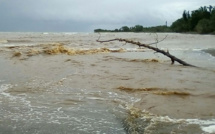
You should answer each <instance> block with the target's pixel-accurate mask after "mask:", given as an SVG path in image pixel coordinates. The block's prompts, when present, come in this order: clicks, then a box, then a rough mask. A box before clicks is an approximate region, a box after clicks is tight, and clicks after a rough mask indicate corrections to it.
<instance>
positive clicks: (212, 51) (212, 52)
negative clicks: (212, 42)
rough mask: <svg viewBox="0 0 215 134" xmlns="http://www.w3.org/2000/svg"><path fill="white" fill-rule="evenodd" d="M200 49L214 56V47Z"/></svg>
mask: <svg viewBox="0 0 215 134" xmlns="http://www.w3.org/2000/svg"><path fill="white" fill-rule="evenodd" d="M202 51H203V52H205V53H208V54H210V55H211V56H213V57H215V48H208V49H204V50H202Z"/></svg>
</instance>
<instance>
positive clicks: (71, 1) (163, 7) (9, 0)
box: [0, 0, 215, 32]
mask: <svg viewBox="0 0 215 134" xmlns="http://www.w3.org/2000/svg"><path fill="white" fill-rule="evenodd" d="M208 5H215V1H214V0H189V1H188V0H174V1H173V0H0V17H1V18H0V19H1V20H0V31H35V32H39V31H43V32H44V31H48V32H90V31H93V29H96V28H106V29H115V28H120V27H121V26H124V25H127V26H133V25H136V24H140V25H143V26H155V25H164V24H165V22H166V21H167V22H168V24H169V25H171V23H172V22H173V21H175V20H176V19H178V18H179V17H181V14H182V12H183V10H190V11H191V10H195V9H197V8H199V7H200V6H208Z"/></svg>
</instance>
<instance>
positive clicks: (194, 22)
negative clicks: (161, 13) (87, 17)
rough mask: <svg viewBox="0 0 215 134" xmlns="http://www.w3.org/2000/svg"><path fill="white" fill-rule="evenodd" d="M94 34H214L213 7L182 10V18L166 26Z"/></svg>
mask: <svg viewBox="0 0 215 134" xmlns="http://www.w3.org/2000/svg"><path fill="white" fill-rule="evenodd" d="M94 32H194V33H200V34H207V33H213V34H215V6H211V5H210V6H208V7H207V6H204V7H200V8H199V9H197V10H194V11H191V13H190V11H186V10H184V12H183V14H182V17H181V18H179V19H178V20H176V21H175V22H173V23H172V25H171V26H170V27H169V26H167V25H161V26H154V27H143V26H142V25H135V26H132V27H128V26H122V27H121V28H119V29H115V30H107V29H95V30H94Z"/></svg>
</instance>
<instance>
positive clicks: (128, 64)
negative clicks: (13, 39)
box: [0, 35, 215, 119]
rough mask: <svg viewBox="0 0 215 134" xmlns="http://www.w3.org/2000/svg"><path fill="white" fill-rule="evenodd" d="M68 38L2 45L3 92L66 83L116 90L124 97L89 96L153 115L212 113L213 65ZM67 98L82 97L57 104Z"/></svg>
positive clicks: (58, 88)
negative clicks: (179, 61) (190, 63)
mask: <svg viewBox="0 0 215 134" xmlns="http://www.w3.org/2000/svg"><path fill="white" fill-rule="evenodd" d="M115 36H117V35H109V37H115ZM119 36H122V35H119ZM134 36H135V35H134ZM178 36H179V35H178ZM189 36H190V37H193V38H195V39H196V38H197V37H196V36H195V35H192V36H191V35H189ZM198 36H199V35H198ZM125 37H126V36H125ZM174 37H175V36H170V38H174ZM185 37H186V36H185ZM185 37H184V36H183V37H181V38H185ZM95 38H96V36H95V37H94V38H93V39H92V40H90V41H89V40H87V41H88V44H93V43H94V42H95V41H94V39H95ZM105 38H107V37H105ZM206 38H207V42H210V41H209V40H208V38H211V40H212V41H213V40H214V37H213V38H212V37H206ZM53 39H54V38H53ZM80 39H81V38H80ZM138 39H140V38H139V37H138ZM29 40H30V39H29ZM185 40H187V39H186V38H185ZM67 41H68V40H66V41H65V40H64V41H61V42H62V43H63V44H64V45H62V43H59V42H60V41H57V43H56V42H53V44H50V42H52V41H49V42H48V43H46V45H44V44H43V43H44V41H43V42H42V43H38V41H37V43H38V44H39V45H33V46H10V47H8V46H5V47H1V48H0V73H1V76H0V80H4V81H7V82H10V83H11V84H12V85H16V86H13V87H12V88H9V89H7V90H6V91H4V92H6V93H10V94H12V95H15V96H16V95H19V94H23V93H27V94H31V93H34V92H53V94H55V95H56V94H60V93H62V92H67V88H65V87H70V88H72V89H74V90H80V89H85V90H86V91H89V92H90V91H100V92H107V93H109V92H111V93H116V94H119V95H120V96H124V98H121V97H120V96H115V97H113V98H112V100H110V98H108V99H107V96H105V95H104V94H94V95H93V96H91V97H94V98H97V99H96V100H98V102H102V103H104V104H105V103H111V105H122V106H123V107H127V106H132V107H133V108H135V109H139V110H140V111H142V110H146V111H149V112H150V113H153V114H155V115H158V116H169V117H171V118H178V119H184V118H187V119H189V118H200V119H213V118H214V117H215V107H214V104H215V88H214V87H215V83H214V81H215V70H213V69H211V68H212V67H209V68H207V67H200V68H195V67H185V66H181V65H179V64H175V65H171V62H170V60H169V59H168V58H165V57H164V58H162V57H161V58H160V57H158V56H153V57H151V52H150V51H148V50H146V51H145V52H142V50H139V51H138V52H137V51H134V52H128V51H127V50H126V49H125V48H124V47H123V46H122V45H121V44H119V43H115V44H114V43H110V46H112V48H113V47H114V46H117V47H115V48H116V49H115V50H114V51H113V49H110V48H108V47H107V46H108V45H109V44H108V43H105V44H102V46H101V47H98V46H99V45H100V44H97V43H95V44H94V45H90V47H88V49H86V46H84V48H85V49H81V48H80V46H79V48H77V47H76V48H75V47H74V46H71V45H67V44H66V43H65V42H67ZM70 42H73V43H74V41H70ZM170 42H171V41H170ZM19 43H20V42H19ZM76 43H77V42H76ZM80 43H83V42H81V41H80ZM162 43H163V42H162ZM41 44H42V45H41ZM188 44H189V43H188ZM197 45H198V44H197ZM188 46H189V45H188ZM198 46H200V45H198ZM182 47H183V46H182ZM189 47H190V46H189ZM210 47H211V46H210ZM174 48H176V47H175V46H174ZM170 49H171V45H170ZM116 50H117V51H116ZM134 55H136V57H135V56H134ZM153 55H154V54H153ZM139 57H142V58H139ZM185 60H186V59H185ZM188 61H192V60H191V59H188ZM193 63H194V64H195V63H199V62H193ZM202 63H203V61H202ZM101 98H102V99H101ZM105 100H108V102H106V101H105ZM122 100H123V101H122ZM32 103H33V102H32ZM71 103H83V102H81V100H76V99H75V98H74V99H73V100H72V101H68V100H64V101H63V100H61V104H67V105H68V104H71Z"/></svg>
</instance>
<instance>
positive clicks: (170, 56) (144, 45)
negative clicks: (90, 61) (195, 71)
mask: <svg viewBox="0 0 215 134" xmlns="http://www.w3.org/2000/svg"><path fill="white" fill-rule="evenodd" d="M165 38H166V37H165ZM99 39H100V38H99ZM99 39H98V40H96V41H97V42H100V43H103V42H111V41H119V42H126V43H130V44H134V45H137V46H139V47H145V48H148V49H151V50H154V51H156V52H158V53H162V54H163V55H165V56H167V57H169V58H170V59H171V61H172V64H174V62H175V61H177V62H178V63H180V64H182V65H184V66H191V67H195V66H194V65H191V64H188V63H186V62H185V61H183V60H181V59H178V58H177V57H175V56H173V55H171V54H170V53H169V51H167V52H165V51H164V50H161V49H158V48H156V47H153V46H150V45H151V44H154V43H151V44H149V45H147V44H143V43H140V42H135V41H131V40H127V39H121V38H115V39H111V40H103V41H101V40H99ZM157 42H158V41H157Z"/></svg>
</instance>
